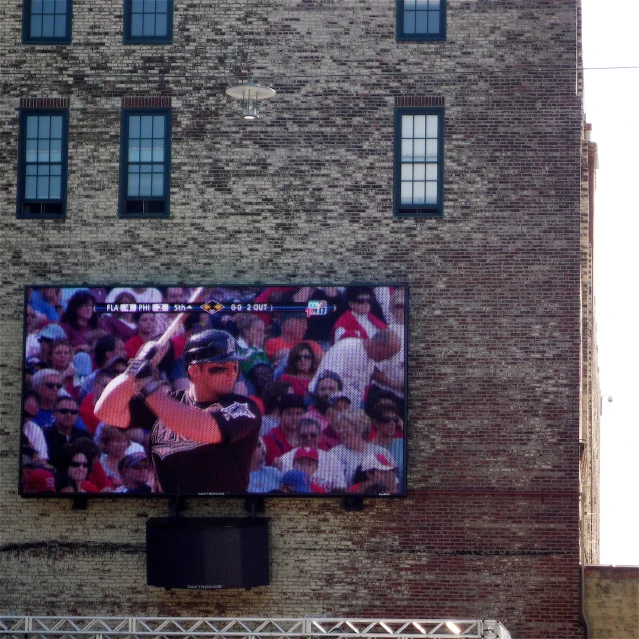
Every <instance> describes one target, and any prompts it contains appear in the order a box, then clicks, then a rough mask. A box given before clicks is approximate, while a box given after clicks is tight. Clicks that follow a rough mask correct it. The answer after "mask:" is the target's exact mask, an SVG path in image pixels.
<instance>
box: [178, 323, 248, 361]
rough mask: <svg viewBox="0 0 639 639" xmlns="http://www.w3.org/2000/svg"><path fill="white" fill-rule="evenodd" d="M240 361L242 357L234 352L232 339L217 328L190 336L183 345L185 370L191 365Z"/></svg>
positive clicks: (228, 334) (233, 340)
mask: <svg viewBox="0 0 639 639" xmlns="http://www.w3.org/2000/svg"><path fill="white" fill-rule="evenodd" d="M241 359H243V357H242V356H241V355H238V354H237V352H236V347H235V339H234V337H233V336H232V335H231V334H230V333H227V332H226V331H221V330H219V329H217V328H210V329H207V330H205V331H202V332H201V333H197V334H195V335H192V336H191V337H189V339H188V340H187V341H186V344H185V345H184V364H185V366H186V368H188V367H189V366H190V365H191V364H204V363H208V362H235V361H238V360H241Z"/></svg>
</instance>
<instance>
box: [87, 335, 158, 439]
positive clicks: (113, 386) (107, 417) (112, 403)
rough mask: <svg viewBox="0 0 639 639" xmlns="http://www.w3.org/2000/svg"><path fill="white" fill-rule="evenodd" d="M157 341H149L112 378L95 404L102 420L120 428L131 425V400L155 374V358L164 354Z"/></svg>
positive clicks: (97, 414)
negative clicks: (153, 362) (141, 386)
mask: <svg viewBox="0 0 639 639" xmlns="http://www.w3.org/2000/svg"><path fill="white" fill-rule="evenodd" d="M162 355H163V353H162V351H160V352H158V349H157V347H156V344H155V342H147V343H146V344H144V345H143V346H142V348H141V349H140V350H139V352H138V354H137V355H136V356H135V358H133V359H132V360H130V361H129V365H128V367H127V369H126V370H125V371H124V373H122V374H121V375H118V376H117V377H116V378H115V379H113V380H111V381H110V382H109V384H108V385H107V387H106V388H105V389H104V391H103V392H102V395H100V398H99V399H98V401H97V402H96V404H95V407H94V409H93V410H94V413H95V416H96V417H97V418H98V419H99V420H100V421H102V422H106V423H107V424H109V425H111V426H117V427H118V428H129V426H130V425H131V407H130V402H131V400H132V399H133V397H134V395H136V393H138V391H139V390H140V385H141V384H145V383H146V382H148V381H149V380H150V379H152V378H153V376H154V367H153V364H152V361H153V358H154V357H156V356H162Z"/></svg>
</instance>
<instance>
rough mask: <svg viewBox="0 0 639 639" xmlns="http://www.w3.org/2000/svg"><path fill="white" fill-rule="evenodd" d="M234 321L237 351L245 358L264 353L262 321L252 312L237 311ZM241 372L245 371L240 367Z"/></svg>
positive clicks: (263, 327)
mask: <svg viewBox="0 0 639 639" xmlns="http://www.w3.org/2000/svg"><path fill="white" fill-rule="evenodd" d="M234 322H235V326H236V328H237V333H238V337H237V351H238V353H239V354H240V355H242V356H243V357H244V358H245V359H248V358H250V357H251V356H252V355H253V354H255V353H259V354H261V355H266V351H265V350H264V341H265V339H266V329H265V326H264V321H263V320H262V319H261V318H259V317H258V316H257V315H253V314H252V313H238V314H237V315H235V317H234ZM242 372H243V373H246V372H247V371H245V370H244V368H242Z"/></svg>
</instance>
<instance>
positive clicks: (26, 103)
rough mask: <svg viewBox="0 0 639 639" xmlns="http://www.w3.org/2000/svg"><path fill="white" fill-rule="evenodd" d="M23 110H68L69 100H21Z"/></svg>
mask: <svg viewBox="0 0 639 639" xmlns="http://www.w3.org/2000/svg"><path fill="white" fill-rule="evenodd" d="M20 108H21V109H68V108H69V98H20Z"/></svg>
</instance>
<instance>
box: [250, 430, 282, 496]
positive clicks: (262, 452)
mask: <svg viewBox="0 0 639 639" xmlns="http://www.w3.org/2000/svg"><path fill="white" fill-rule="evenodd" d="M265 462H266V447H265V446H264V442H263V441H262V438H261V437H260V439H259V441H258V445H257V446H256V447H255V452H254V453H253V459H252V461H251V473H250V480H249V486H248V492H249V493H258V494H264V493H272V492H276V491H277V490H279V487H280V483H281V480H282V471H281V470H279V469H278V468H275V467H273V466H267V465H266V463H265Z"/></svg>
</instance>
